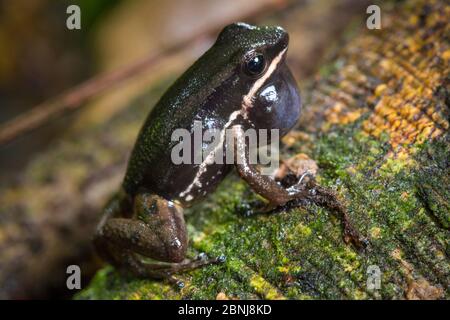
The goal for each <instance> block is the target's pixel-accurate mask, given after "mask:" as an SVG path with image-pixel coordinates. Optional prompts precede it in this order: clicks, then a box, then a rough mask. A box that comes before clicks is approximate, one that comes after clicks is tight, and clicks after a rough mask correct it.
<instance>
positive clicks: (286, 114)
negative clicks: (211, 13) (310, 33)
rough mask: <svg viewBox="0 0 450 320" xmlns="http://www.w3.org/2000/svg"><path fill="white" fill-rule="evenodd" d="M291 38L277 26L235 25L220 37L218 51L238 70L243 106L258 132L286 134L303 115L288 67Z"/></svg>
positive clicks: (244, 112) (229, 27) (224, 30)
mask: <svg viewBox="0 0 450 320" xmlns="http://www.w3.org/2000/svg"><path fill="white" fill-rule="evenodd" d="M288 44H289V36H288V34H287V32H286V31H285V30H283V29H282V28H281V27H277V26H265V27H256V26H251V25H248V24H245V23H234V24H231V25H229V26H227V27H225V28H224V29H223V30H222V32H221V33H220V34H219V37H218V39H217V42H216V47H219V48H220V47H222V48H226V50H224V51H223V54H225V55H228V58H229V61H232V65H234V66H235V69H234V70H235V72H234V73H235V75H236V76H237V77H236V81H235V82H236V83H238V87H239V89H240V90H239V91H241V101H240V105H241V108H242V111H243V115H244V118H246V119H247V120H248V121H249V122H250V123H251V125H252V126H254V127H255V128H257V129H280V136H282V135H284V134H286V133H287V132H288V131H289V130H290V129H291V128H292V127H293V126H294V125H295V123H296V122H297V120H298V117H299V115H300V107H301V99H300V94H299V91H298V87H297V84H296V82H295V80H294V78H293V76H292V74H291V72H290V71H289V69H288V67H287V65H286V62H285V61H286V59H285V58H286V52H287V48H288Z"/></svg>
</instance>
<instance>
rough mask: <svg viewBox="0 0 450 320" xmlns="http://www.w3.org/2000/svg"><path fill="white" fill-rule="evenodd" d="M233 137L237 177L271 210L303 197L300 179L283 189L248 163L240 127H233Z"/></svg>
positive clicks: (246, 150) (242, 132)
mask: <svg viewBox="0 0 450 320" xmlns="http://www.w3.org/2000/svg"><path fill="white" fill-rule="evenodd" d="M233 135H234V148H235V149H234V150H235V152H234V155H235V165H236V168H237V171H238V173H239V175H240V176H241V177H242V178H243V179H244V180H245V181H246V182H247V183H248V184H249V185H250V187H251V188H252V189H253V190H254V191H255V192H256V193H258V194H259V195H261V196H263V197H264V198H266V199H267V200H269V202H270V206H271V207H272V208H273V207H276V206H280V205H283V204H285V203H286V202H288V201H290V200H293V199H296V198H299V197H302V195H304V192H305V191H304V189H302V188H299V186H300V183H301V180H302V179H300V181H299V183H298V184H296V185H294V186H292V187H290V188H288V189H285V188H284V187H283V186H281V185H280V184H278V182H276V181H275V180H274V179H272V178H271V177H269V176H266V175H262V174H261V173H260V172H259V170H258V169H257V168H256V166H255V165H254V164H251V163H250V161H249V159H250V157H249V148H248V146H247V144H246V141H245V135H244V131H243V128H242V126H239V125H236V126H233Z"/></svg>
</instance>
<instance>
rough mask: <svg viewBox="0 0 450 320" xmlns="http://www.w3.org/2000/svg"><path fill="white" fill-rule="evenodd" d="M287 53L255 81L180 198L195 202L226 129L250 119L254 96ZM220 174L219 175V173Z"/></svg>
mask: <svg viewBox="0 0 450 320" xmlns="http://www.w3.org/2000/svg"><path fill="white" fill-rule="evenodd" d="M286 51H287V47H286V48H285V49H283V50H282V51H281V52H280V53H279V54H278V55H277V56H276V57H275V58H274V59H273V60H272V62H271V63H270V65H269V67H268V68H267V70H266V72H265V73H264V75H263V76H262V77H261V78H259V79H258V80H256V81H255V83H254V84H253V85H252V87H251V88H250V90H249V91H248V93H247V94H246V95H245V96H244V97H243V100H242V106H241V109H239V110H236V111H234V112H232V113H231V114H230V117H229V118H228V121H227V123H226V124H225V125H224V127H223V129H222V131H221V132H220V140H219V143H218V144H217V145H216V147H215V148H214V150H212V151H211V152H210V153H209V154H208V155H207V156H206V158H205V160H204V161H203V162H202V163H201V164H200V166H199V169H198V171H197V173H196V174H195V177H194V180H193V181H192V183H191V184H190V185H189V186H188V187H187V188H186V189H185V190H184V191H182V192H180V194H179V196H180V197H181V198H184V199H185V201H187V202H189V201H192V200H193V196H192V195H191V191H192V189H193V188H194V187H195V186H196V187H198V188H201V187H202V183H201V181H200V178H201V176H202V175H203V174H204V173H205V172H206V170H207V168H208V166H209V165H210V164H213V163H214V159H215V154H216V152H218V151H219V150H220V148H222V145H223V142H224V141H225V133H226V129H228V128H229V127H230V126H231V125H232V124H233V122H234V120H236V118H237V117H238V115H242V117H244V118H245V119H247V117H248V112H249V109H250V108H252V107H253V101H254V98H253V97H254V95H255V94H256V92H258V90H259V89H260V88H261V87H262V86H263V85H264V83H265V82H266V81H267V79H269V77H270V76H271V75H272V73H273V72H274V71H275V70H276V69H277V66H278V64H279V63H280V61H281V60H282V59H283V56H284V55H285V53H286ZM218 174H219V173H218Z"/></svg>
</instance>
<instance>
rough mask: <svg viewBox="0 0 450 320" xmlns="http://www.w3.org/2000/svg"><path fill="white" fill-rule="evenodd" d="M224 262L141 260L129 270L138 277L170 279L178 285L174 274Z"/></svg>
mask: <svg viewBox="0 0 450 320" xmlns="http://www.w3.org/2000/svg"><path fill="white" fill-rule="evenodd" d="M223 261H224V258H223V256H219V257H216V258H210V259H196V260H188V259H186V260H185V261H183V262H180V263H146V262H143V261H141V260H139V262H137V264H135V265H134V266H128V267H127V269H128V270H130V271H131V272H133V274H134V275H136V276H138V277H142V278H158V279H168V280H169V282H174V280H175V283H176V284H177V285H178V283H179V280H177V279H176V278H174V277H173V275H174V274H178V273H183V272H189V271H192V270H195V269H198V268H202V267H205V266H209V265H213V264H219V263H222V262H223Z"/></svg>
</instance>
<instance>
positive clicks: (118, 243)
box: [95, 193, 218, 278]
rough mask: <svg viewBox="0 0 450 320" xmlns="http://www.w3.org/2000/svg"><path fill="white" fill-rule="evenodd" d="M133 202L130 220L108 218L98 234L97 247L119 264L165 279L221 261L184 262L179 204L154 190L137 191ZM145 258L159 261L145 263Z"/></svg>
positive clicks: (139, 273)
mask: <svg viewBox="0 0 450 320" xmlns="http://www.w3.org/2000/svg"><path fill="white" fill-rule="evenodd" d="M134 204H135V205H134V210H133V211H134V214H133V217H132V218H131V219H130V218H116V217H112V218H107V219H106V221H104V223H103V224H101V225H100V227H99V229H98V231H97V234H96V240H95V243H96V245H97V248H98V249H99V250H103V251H104V252H106V254H103V256H104V257H105V256H106V258H107V260H108V261H109V262H111V263H112V264H114V265H115V266H116V267H118V268H120V269H124V270H128V271H131V272H132V273H133V274H135V275H136V276H139V277H150V278H166V277H169V276H170V275H172V274H174V273H178V272H183V271H188V270H192V269H195V268H199V267H201V266H204V265H207V264H211V263H215V262H218V261H217V259H213V260H195V261H185V256H186V250H187V245H188V243H187V242H188V241H187V233H186V225H185V222H184V217H183V212H182V209H181V208H180V207H178V206H176V205H175V204H174V203H172V202H170V201H167V200H165V199H163V198H161V197H159V196H157V195H154V194H151V193H140V194H138V195H137V196H136V197H135V199H134ZM143 257H147V258H151V259H153V260H157V261H158V263H146V262H145V261H144V259H143ZM160 262H161V263H160Z"/></svg>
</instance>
